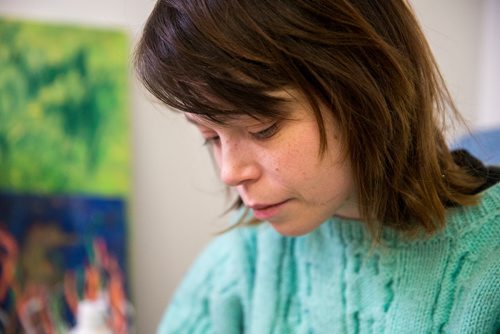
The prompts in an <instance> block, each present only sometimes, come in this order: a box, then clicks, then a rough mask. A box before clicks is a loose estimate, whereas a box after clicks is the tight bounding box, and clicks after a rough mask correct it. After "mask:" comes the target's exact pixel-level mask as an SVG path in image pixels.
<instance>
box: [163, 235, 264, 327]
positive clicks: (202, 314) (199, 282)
mask: <svg viewBox="0 0 500 334" xmlns="http://www.w3.org/2000/svg"><path fill="white" fill-rule="evenodd" d="M267 233H268V232H267V229H266V228H265V226H261V225H259V226H241V227H235V228H233V229H232V230H230V231H228V232H225V233H223V234H221V235H219V236H217V237H216V238H215V239H214V240H213V241H212V242H210V244H209V245H208V246H207V247H206V248H205V249H204V250H203V252H202V253H201V254H200V255H199V256H198V258H197V259H196V260H195V262H194V263H193V264H192V266H191V268H190V269H189V270H188V272H187V273H186V275H185V277H184V279H183V281H182V282H181V284H180V286H179V287H178V288H177V290H176V292H175V294H174V296H173V298H172V301H171V303H170V305H169V307H168V309H167V311H166V313H165V315H164V318H163V320H162V322H161V323H160V327H159V330H158V333H177V332H179V331H180V332H183V333H184V332H197V331H199V330H202V331H203V332H207V333H210V332H231V331H232V329H234V328H240V326H241V325H242V323H243V317H244V314H245V313H246V312H245V311H246V310H247V309H248V307H249V305H248V303H249V300H250V290H251V285H252V284H253V277H254V275H255V262H256V256H257V248H258V244H259V241H258V240H259V235H262V234H264V235H265V234H267Z"/></svg>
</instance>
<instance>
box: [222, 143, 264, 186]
mask: <svg viewBox="0 0 500 334" xmlns="http://www.w3.org/2000/svg"><path fill="white" fill-rule="evenodd" d="M218 160H219V169H220V178H221V180H222V182H224V183H225V184H227V185H228V186H238V185H241V184H244V183H248V182H252V181H255V180H257V179H258V178H259V177H260V168H259V165H258V162H257V161H256V159H255V156H254V154H253V153H252V152H251V150H249V149H248V148H246V147H243V146H242V145H238V144H234V143H226V145H222V147H221V154H220V157H219V159H218Z"/></svg>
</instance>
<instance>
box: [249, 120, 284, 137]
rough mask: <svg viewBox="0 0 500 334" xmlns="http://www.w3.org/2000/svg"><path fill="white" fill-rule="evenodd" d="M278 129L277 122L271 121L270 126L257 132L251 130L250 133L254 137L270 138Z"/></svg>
mask: <svg viewBox="0 0 500 334" xmlns="http://www.w3.org/2000/svg"><path fill="white" fill-rule="evenodd" d="M278 130H279V128H278V123H273V124H272V125H271V126H269V127H267V128H265V129H264V130H262V131H258V132H253V133H251V135H252V136H253V137H254V138H255V139H258V140H264V139H268V138H271V137H272V136H274V135H275V134H276V133H277V132H278Z"/></svg>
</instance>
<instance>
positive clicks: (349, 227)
mask: <svg viewBox="0 0 500 334" xmlns="http://www.w3.org/2000/svg"><path fill="white" fill-rule="evenodd" d="M482 195H483V196H482V199H481V203H480V204H479V205H477V206H474V207H467V208H454V209H450V210H449V212H448V219H447V227H446V228H445V229H444V230H443V231H441V232H439V233H438V234H436V235H434V236H432V237H431V238H427V239H420V240H413V241H408V240H405V239H404V238H402V237H401V236H400V235H399V234H398V233H396V232H394V231H392V230H387V231H384V234H383V241H382V243H383V244H382V245H381V246H380V245H379V246H377V245H376V246H373V245H372V239H371V237H370V234H369V233H368V230H367V229H366V228H365V226H364V225H363V224H362V223H360V222H358V221H354V220H345V219H338V218H332V219H330V220H328V221H326V222H325V223H324V224H322V225H321V226H320V227H319V228H318V229H316V230H315V231H313V232H311V233H309V234H308V235H305V236H301V237H284V236H281V235H279V234H278V233H277V232H275V231H274V230H273V229H272V227H270V226H269V225H268V224H262V225H259V226H256V227H241V228H237V229H235V230H233V231H231V232H228V233H226V234H224V235H222V236H220V237H218V238H217V239H216V240H214V241H213V242H212V243H211V244H210V245H209V246H208V247H207V249H206V250H205V251H204V252H203V254H202V255H201V256H200V257H199V258H198V260H197V261H196V262H195V264H194V265H193V267H192V268H191V270H190V271H189V272H188V274H187V276H186V278H185V280H184V281H183V283H182V284H181V286H180V287H179V289H178V291H177V292H176V294H175V296H174V298H173V300H172V303H171V305H170V306H169V308H168V310H167V312H166V315H165V317H164V319H163V321H162V322H161V324H160V327H159V328H158V333H161V334H165V333H189V334H192V333H220V334H227V333H255V334H266V333H308V334H312V333H441V332H444V333H495V332H498V331H499V328H500V185H499V184H497V185H495V186H493V187H491V188H489V189H487V190H486V191H484V192H483V194H482Z"/></svg>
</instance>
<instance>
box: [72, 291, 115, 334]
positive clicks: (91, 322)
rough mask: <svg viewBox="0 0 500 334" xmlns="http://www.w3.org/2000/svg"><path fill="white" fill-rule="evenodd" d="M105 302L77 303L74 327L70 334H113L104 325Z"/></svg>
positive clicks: (100, 300)
mask: <svg viewBox="0 0 500 334" xmlns="http://www.w3.org/2000/svg"><path fill="white" fill-rule="evenodd" d="M106 314H107V312H106V302H105V301H104V300H103V299H97V300H82V301H80V302H79V303H78V311H77V316H76V326H75V327H74V328H73V329H72V330H71V331H70V334H113V332H112V331H111V329H110V328H109V327H108V325H107V324H106V318H107V316H106Z"/></svg>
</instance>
